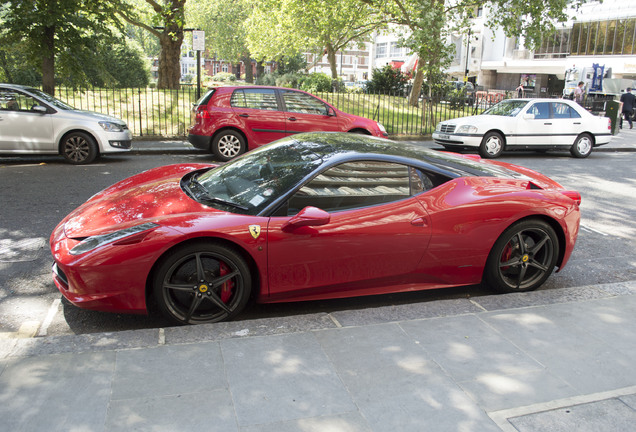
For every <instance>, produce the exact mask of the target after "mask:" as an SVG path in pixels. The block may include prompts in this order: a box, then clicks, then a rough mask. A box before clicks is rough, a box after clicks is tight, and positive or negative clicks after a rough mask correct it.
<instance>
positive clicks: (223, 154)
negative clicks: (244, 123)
mask: <svg viewBox="0 0 636 432" xmlns="http://www.w3.org/2000/svg"><path fill="white" fill-rule="evenodd" d="M246 148H247V146H246V145H245V138H243V135H241V134H240V133H238V132H236V131H233V130H226V131H222V132H219V133H218V134H217V135H216V136H215V137H214V139H213V140H212V153H213V154H214V156H215V157H216V159H217V160H218V161H220V162H227V161H229V160H231V159H234V158H235V157H237V156H239V155H241V154H242V153H245V150H246Z"/></svg>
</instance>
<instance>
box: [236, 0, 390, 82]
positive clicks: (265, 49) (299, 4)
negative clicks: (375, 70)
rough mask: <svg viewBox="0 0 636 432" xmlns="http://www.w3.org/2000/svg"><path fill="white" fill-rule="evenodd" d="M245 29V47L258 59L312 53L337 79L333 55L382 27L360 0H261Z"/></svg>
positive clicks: (380, 22) (382, 22)
mask: <svg viewBox="0 0 636 432" xmlns="http://www.w3.org/2000/svg"><path fill="white" fill-rule="evenodd" d="M253 7H254V9H253V12H252V14H251V15H250V18H249V19H248V21H247V23H246V25H247V28H248V34H247V45H248V47H249V49H250V51H251V52H252V53H253V54H254V55H255V56H256V57H257V58H266V59H275V60H278V59H280V58H281V57H282V56H283V55H294V54H297V53H299V52H306V51H313V52H315V53H316V54H317V58H319V59H320V58H322V56H323V55H325V54H326V55H327V59H328V61H329V65H330V67H331V77H332V79H334V80H336V79H337V78H338V70H337V66H336V65H337V62H336V52H338V51H340V50H344V49H345V48H347V47H348V46H349V45H351V44H354V43H360V42H362V41H364V40H365V38H368V36H369V34H370V33H371V32H373V31H374V30H376V29H378V28H380V27H381V26H383V25H384V23H385V20H384V16H383V15H382V14H378V13H377V12H376V11H377V9H373V8H371V7H369V5H367V4H365V3H363V2H362V1H360V0H261V1H259V2H256V3H254V5H253Z"/></svg>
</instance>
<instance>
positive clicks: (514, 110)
mask: <svg viewBox="0 0 636 432" xmlns="http://www.w3.org/2000/svg"><path fill="white" fill-rule="evenodd" d="M526 105H528V101H527V100H518V99H510V100H505V101H502V102H499V103H498V104H497V105H493V106H491V107H490V108H488V109H487V110H486V111H484V112H483V113H481V115H496V116H504V117H514V116H516V115H517V114H519V113H520V112H521V110H522V109H523V107H524V106H526Z"/></svg>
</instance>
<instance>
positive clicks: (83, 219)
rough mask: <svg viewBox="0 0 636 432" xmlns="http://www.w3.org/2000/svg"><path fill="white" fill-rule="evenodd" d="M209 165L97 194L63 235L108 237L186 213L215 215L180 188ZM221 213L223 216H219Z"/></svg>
mask: <svg viewBox="0 0 636 432" xmlns="http://www.w3.org/2000/svg"><path fill="white" fill-rule="evenodd" d="M209 167H210V165H201V164H188V165H172V166H167V167H161V168H155V169H153V170H150V171H146V172H144V173H141V174H138V175H136V176H133V177H130V178H127V179H125V180H123V181H121V182H119V183H117V184H115V185H113V186H111V187H109V188H108V189H105V190H104V191H102V192H100V193H98V194H97V195H95V196H93V197H92V198H91V199H89V200H88V201H87V202H86V203H84V204H83V205H82V206H80V207H79V208H77V209H76V210H75V211H73V212H72V213H71V214H69V215H68V216H67V217H66V219H65V220H64V221H63V223H64V233H65V234H66V236H67V237H69V238H85V237H90V236H93V235H98V234H105V233H108V232H112V231H117V230H120V229H125V228H129V227H131V226H135V225H140V224H142V223H146V222H156V223H160V222H161V220H163V219H165V218H167V217H170V216H174V215H178V214H184V213H193V212H201V211H205V212H216V211H218V210H215V209H212V208H210V207H207V206H204V205H203V204H200V203H198V202H196V201H194V200H193V199H191V198H190V197H188V196H187V195H186V194H185V193H184V192H183V190H182V189H181V186H180V180H181V178H182V177H183V176H184V175H185V174H186V173H188V172H191V171H195V170H198V169H202V168H209ZM219 213H222V212H219Z"/></svg>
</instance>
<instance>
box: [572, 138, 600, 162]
mask: <svg viewBox="0 0 636 432" xmlns="http://www.w3.org/2000/svg"><path fill="white" fill-rule="evenodd" d="M593 147H594V140H593V138H592V137H591V136H590V135H589V134H586V133H582V134H581V135H579V136H578V137H576V141H574V144H572V147H570V153H571V154H572V156H574V157H575V158H580V159H582V158H586V157H588V156H589V155H590V154H591V153H592V148H593Z"/></svg>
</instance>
